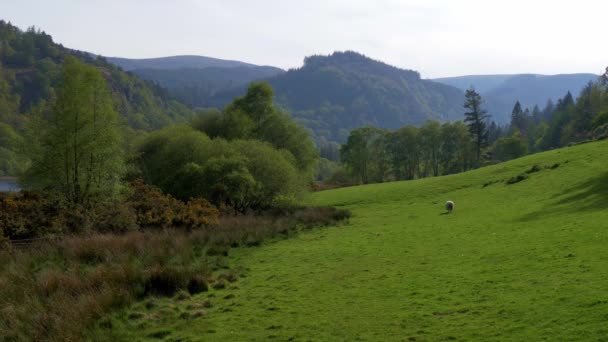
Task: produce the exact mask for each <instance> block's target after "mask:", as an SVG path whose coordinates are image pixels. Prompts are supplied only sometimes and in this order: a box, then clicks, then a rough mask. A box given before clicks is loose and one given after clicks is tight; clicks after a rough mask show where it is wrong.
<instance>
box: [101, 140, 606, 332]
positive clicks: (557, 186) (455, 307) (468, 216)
mask: <svg viewBox="0 0 608 342" xmlns="http://www.w3.org/2000/svg"><path fill="white" fill-rule="evenodd" d="M607 158H608V141H602V142H596V143H589V144H584V145H578V146H573V147H569V148H563V149H559V150H553V151H550V152H545V153H540V154H536V155H531V156H527V157H524V158H521V159H517V160H513V161H510V162H506V163H503V164H499V165H495V166H490V167H485V168H481V169H478V170H474V171H470V172H466V173H462V174H458V175H452V176H445V177H437V178H427V179H422V180H415V181H406V182H397V183H384V184H375V185H367V186H359V187H351V188H342V189H337V190H331V191H324V192H319V193H316V194H314V196H313V198H312V201H313V203H315V204H317V205H335V206H340V207H344V208H347V209H350V210H351V211H352V212H353V217H352V219H351V222H350V224H349V225H345V226H338V227H335V228H330V229H318V230H312V231H308V232H305V233H302V234H300V235H298V236H297V237H294V238H290V239H286V240H280V241H277V242H274V243H268V244H265V245H263V246H262V247H261V248H243V249H239V250H236V251H235V252H236V253H235V254H231V262H230V264H231V267H232V268H235V267H236V268H237V269H239V270H241V273H242V274H245V275H246V277H244V278H242V279H241V280H239V281H238V282H237V283H235V284H234V285H231V286H230V288H228V289H224V290H211V291H210V292H209V293H206V294H201V295H197V296H194V297H192V299H188V300H183V301H180V300H179V299H163V300H158V301H155V302H154V303H150V302H146V303H140V304H138V305H136V306H134V307H132V308H131V309H130V310H129V311H127V312H123V313H120V314H119V315H117V316H116V317H115V318H114V319H113V320H112V321H111V323H112V324H111V326H112V330H111V331H109V330H107V329H106V330H102V333H103V334H107V335H104V336H106V337H107V338H114V339H138V338H141V337H143V336H156V335H160V334H162V336H163V337H166V338H172V339H180V338H181V339H194V340H198V339H207V338H209V339H213V340H233V341H234V340H266V339H270V338H274V339H276V340H289V339H293V340H300V339H301V340H348V341H354V340H370V341H384V340H408V339H409V340H412V341H414V340H417V341H420V340H423V341H439V340H467V341H469V340H473V341H478V340H493V341H536V340H564V341H582V340H584V341H590V340H594V341H595V340H602V339H603V338H605V336H606V335H607V334H608V330H606V326H605V324H604V322H605V317H606V315H607V314H608V304H607V301H606V298H607V295H608V292H607V291H606V288H605V279H606V278H607V277H608V250H607V249H606V245H607V244H608V234H607V233H606V224H605V222H607V220H608V211H606V210H605V208H606V205H605V203H606V201H608V186H607V184H608V169H607V167H606V162H605V161H606V159H607ZM534 165H538V166H539V167H540V170H539V171H538V172H532V173H526V171H529V170H531V169H532V167H533V166H534ZM519 174H525V175H527V176H528V178H527V179H525V180H523V181H521V182H519V183H515V184H510V185H508V184H506V183H505V181H506V180H509V179H510V178H511V177H514V176H516V175H519ZM448 199H451V200H453V201H455V203H456V209H455V212H454V213H453V214H450V215H447V214H445V210H444V209H443V203H444V202H445V201H446V200H448ZM231 253H232V252H231ZM200 307H203V308H204V311H205V313H204V315H201V316H200V317H198V318H189V319H181V318H178V317H184V314H183V313H188V312H191V310H195V309H196V308H200ZM150 308H151V309H150ZM193 308H194V309H193ZM186 316H187V315H186ZM127 317H129V319H127ZM148 317H154V319H155V320H154V321H151V320H149V319H148ZM144 322H145V324H144Z"/></svg>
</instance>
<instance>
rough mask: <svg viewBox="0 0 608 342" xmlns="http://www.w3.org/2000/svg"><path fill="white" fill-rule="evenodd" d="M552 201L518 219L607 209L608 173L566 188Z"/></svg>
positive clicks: (529, 219)
mask: <svg viewBox="0 0 608 342" xmlns="http://www.w3.org/2000/svg"><path fill="white" fill-rule="evenodd" d="M554 198H555V199H557V200H556V201H555V202H554V203H552V204H549V205H547V206H545V207H544V208H543V209H542V210H539V211H536V212H533V213H529V214H526V215H523V216H522V217H521V218H519V220H520V221H533V220H537V219H541V218H543V217H544V216H546V215H552V214H556V213H564V212H566V213H568V212H569V213H572V212H589V211H599V210H606V209H608V173H604V174H602V175H600V176H598V177H595V178H591V179H589V180H588V181H586V182H584V183H581V184H577V185H576V186H573V187H570V188H568V189H566V190H565V191H564V192H562V193H561V194H559V195H556V196H554Z"/></svg>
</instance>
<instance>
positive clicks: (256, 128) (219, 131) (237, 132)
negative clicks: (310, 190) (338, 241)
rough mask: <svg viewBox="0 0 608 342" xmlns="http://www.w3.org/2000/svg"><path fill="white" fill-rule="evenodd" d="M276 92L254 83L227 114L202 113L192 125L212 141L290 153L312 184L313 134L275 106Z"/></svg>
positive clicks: (314, 157) (314, 169)
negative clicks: (252, 142)
mask: <svg viewBox="0 0 608 342" xmlns="http://www.w3.org/2000/svg"><path fill="white" fill-rule="evenodd" d="M273 98H274V92H273V89H272V87H271V86H270V85H269V84H268V83H266V82H253V83H251V84H250V86H249V88H248V89H247V93H246V94H245V95H244V96H242V97H237V98H235V99H234V101H233V102H232V103H231V104H230V105H229V106H227V107H226V108H225V109H224V110H223V112H221V113H220V112H218V111H213V110H212V111H206V112H201V113H200V114H199V115H198V116H197V117H196V118H195V119H194V120H193V122H192V126H193V127H194V128H196V129H197V130H200V131H202V132H204V133H206V134H207V135H208V136H209V137H211V138H216V137H221V138H225V139H228V140H234V139H256V140H261V141H265V142H268V143H270V144H271V145H272V146H273V147H274V148H276V149H279V150H285V151H288V152H289V153H290V154H291V155H292V158H293V160H294V161H295V166H296V168H297V170H298V172H300V173H301V175H302V177H305V178H307V179H310V180H312V179H313V176H314V173H315V171H316V162H317V159H318V153H317V151H316V149H315V146H314V144H313V142H312V140H311V138H310V135H309V133H308V132H307V131H306V130H305V129H304V128H303V127H302V126H300V125H298V124H297V123H296V122H294V121H293V120H292V119H291V118H290V117H289V116H288V115H287V114H286V113H283V112H282V111H281V110H280V109H278V108H277V107H276V106H275V105H274V103H273Z"/></svg>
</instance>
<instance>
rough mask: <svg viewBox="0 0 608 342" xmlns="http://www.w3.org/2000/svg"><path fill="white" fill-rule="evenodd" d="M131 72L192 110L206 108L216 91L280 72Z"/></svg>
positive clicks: (265, 69)
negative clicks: (162, 88)
mask: <svg viewBox="0 0 608 342" xmlns="http://www.w3.org/2000/svg"><path fill="white" fill-rule="evenodd" d="M131 72H132V73H134V74H136V75H138V76H139V77H141V78H143V79H146V80H150V81H153V82H156V83H158V84H159V85H161V86H162V87H164V88H167V90H168V91H169V94H170V95H171V96H172V97H174V98H175V99H177V100H179V101H180V102H182V103H184V104H187V105H188V106H190V107H192V108H196V107H205V106H207V104H208V103H209V101H210V99H211V98H212V97H213V96H215V95H216V94H217V93H218V92H222V91H226V90H228V89H231V88H233V87H238V86H244V85H247V84H249V83H250V82H252V81H255V80H261V79H265V78H268V77H272V76H275V75H278V74H280V73H283V72H284V71H283V70H282V69H279V68H275V67H265V66H236V67H215V66H214V67H206V68H202V69H199V68H181V69H154V68H151V69H134V70H131Z"/></svg>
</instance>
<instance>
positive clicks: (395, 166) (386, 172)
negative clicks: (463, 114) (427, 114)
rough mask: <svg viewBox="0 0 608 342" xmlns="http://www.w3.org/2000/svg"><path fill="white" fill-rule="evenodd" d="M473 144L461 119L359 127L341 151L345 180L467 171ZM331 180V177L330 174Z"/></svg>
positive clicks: (386, 178) (394, 177)
mask: <svg viewBox="0 0 608 342" xmlns="http://www.w3.org/2000/svg"><path fill="white" fill-rule="evenodd" d="M472 151H473V145H472V143H471V139H470V138H469V133H468V130H467V127H466V126H465V125H464V124H463V123H462V122H460V121H458V122H455V123H453V124H450V123H446V124H443V125H440V124H439V123H438V122H435V121H429V122H426V123H425V124H424V125H423V126H422V127H420V128H418V127H415V126H405V127H402V128H400V129H398V130H395V131H389V130H382V129H379V128H374V127H362V128H359V129H355V130H353V131H352V132H351V135H350V136H349V138H348V141H347V143H346V144H344V145H343V146H342V148H341V150H340V152H341V157H342V163H343V165H344V166H345V167H346V168H347V170H348V171H349V173H350V176H351V179H350V181H348V182H344V181H342V182H338V183H343V184H344V183H346V184H348V183H350V182H354V183H355V184H357V183H363V184H366V183H378V182H383V181H390V180H403V179H414V178H417V177H418V178H422V177H428V176H438V175H442V174H450V173H456V172H461V171H466V170H468V169H470V168H471V167H472V164H473V162H472V157H473V155H472V154H473V153H472ZM330 179H331V177H330Z"/></svg>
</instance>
